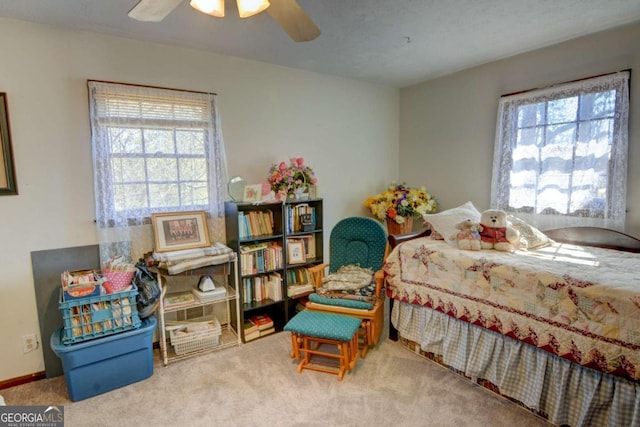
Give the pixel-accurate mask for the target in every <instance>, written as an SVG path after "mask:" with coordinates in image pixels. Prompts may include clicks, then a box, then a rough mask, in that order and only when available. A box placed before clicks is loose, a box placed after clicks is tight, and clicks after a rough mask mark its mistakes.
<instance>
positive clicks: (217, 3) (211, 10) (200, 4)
mask: <svg viewBox="0 0 640 427" xmlns="http://www.w3.org/2000/svg"><path fill="white" fill-rule="evenodd" d="M189 5H190V6H191V7H192V8H194V9H196V10H199V11H200V12H202V13H206V14H207V15H211V16H215V17H217V18H222V17H224V0H191V2H190V3H189Z"/></svg>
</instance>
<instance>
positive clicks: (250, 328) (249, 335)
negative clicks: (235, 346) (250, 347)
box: [244, 319, 260, 342]
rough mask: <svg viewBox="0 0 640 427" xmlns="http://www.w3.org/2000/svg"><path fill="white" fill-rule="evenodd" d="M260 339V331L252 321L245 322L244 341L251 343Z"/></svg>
mask: <svg viewBox="0 0 640 427" xmlns="http://www.w3.org/2000/svg"><path fill="white" fill-rule="evenodd" d="M259 337H260V331H259V330H258V327H257V326H256V324H255V323H253V322H252V321H251V320H250V319H246V320H245V321H244V341H245V342H249V341H251V340H255V339H256V338H259Z"/></svg>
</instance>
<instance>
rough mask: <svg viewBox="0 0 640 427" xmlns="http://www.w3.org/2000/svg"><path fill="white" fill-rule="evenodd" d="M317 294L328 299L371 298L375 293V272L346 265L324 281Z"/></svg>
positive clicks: (357, 266)
mask: <svg viewBox="0 0 640 427" xmlns="http://www.w3.org/2000/svg"><path fill="white" fill-rule="evenodd" d="M317 292H318V294H320V295H322V296H324V297H327V298H347V299H358V300H362V297H371V296H372V295H373V294H374V292H375V282H374V281H373V271H372V270H371V269H368V268H362V267H360V266H359V265H344V266H342V267H340V268H339V269H338V271H336V272H335V273H331V274H329V275H328V276H326V277H325V278H324V279H322V288H320V289H318V291H317Z"/></svg>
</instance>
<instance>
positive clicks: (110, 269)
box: [102, 257, 136, 294]
mask: <svg viewBox="0 0 640 427" xmlns="http://www.w3.org/2000/svg"><path fill="white" fill-rule="evenodd" d="M135 272H136V266H135V265H134V264H130V263H127V262H125V261H124V258H122V257H115V258H111V259H110V260H109V261H107V262H106V263H105V265H104V266H103V267H102V275H103V276H104V277H105V281H104V282H103V283H102V286H103V287H104V289H105V291H107V293H108V294H111V293H114V292H120V291H123V290H125V289H128V288H129V287H130V286H131V279H133V275H134V274H135Z"/></svg>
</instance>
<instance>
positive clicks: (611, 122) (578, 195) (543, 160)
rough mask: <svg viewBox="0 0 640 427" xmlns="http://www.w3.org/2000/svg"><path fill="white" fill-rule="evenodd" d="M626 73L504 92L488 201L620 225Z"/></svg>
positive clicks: (623, 196)
mask: <svg viewBox="0 0 640 427" xmlns="http://www.w3.org/2000/svg"><path fill="white" fill-rule="evenodd" d="M628 78H629V73H628V72H621V73H616V74H612V75H607V76H601V77H596V78H592V79H587V80H581V81H578V82H573V83H568V84H564V85H559V86H555V87H551V88H546V89H542V90H534V91H529V92H526V93H522V94H517V95H512V96H505V97H503V98H501V100H500V104H499V110H498V124H497V129H496V134H497V137H496V147H495V158H494V170H493V182H492V206H495V207H497V208H499V209H503V210H506V211H511V212H518V213H528V214H532V216H533V217H536V216H538V217H539V216H541V215H542V216H544V215H546V216H556V217H558V216H564V217H570V218H573V220H572V222H571V223H572V224H574V225H580V224H581V223H582V224H583V225H599V226H609V227H613V228H619V229H621V228H623V227H624V218H625V208H626V168H627V165H626V156H627V144H628V136H627V128H628V125H627V117H628V108H629V106H628V105H629V104H628V103H629V100H628V98H629V95H628ZM581 219H588V220H585V221H582V222H581ZM534 222H535V221H534Z"/></svg>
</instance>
